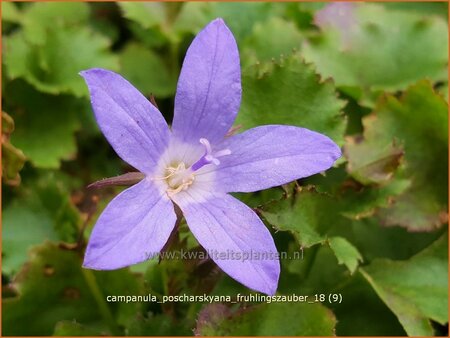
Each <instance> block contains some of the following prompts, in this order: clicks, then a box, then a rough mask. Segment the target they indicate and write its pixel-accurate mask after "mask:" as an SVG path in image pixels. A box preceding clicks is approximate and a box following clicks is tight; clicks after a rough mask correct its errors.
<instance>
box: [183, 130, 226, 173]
mask: <svg viewBox="0 0 450 338" xmlns="http://www.w3.org/2000/svg"><path fill="white" fill-rule="evenodd" d="M199 141H200V143H201V144H203V146H204V147H205V154H204V155H203V156H202V157H201V158H200V159H199V160H198V161H197V162H195V163H194V164H193V165H192V166H191V169H192V171H197V170H198V169H200V168H201V167H203V166H205V165H207V164H211V163H212V164H214V165H219V164H220V161H219V159H218V158H219V157H222V156H226V155H230V154H231V150H230V149H222V150H219V151H216V152H215V153H213V152H212V149H211V144H210V143H209V141H208V140H207V139H206V138H201V139H200V140H199Z"/></svg>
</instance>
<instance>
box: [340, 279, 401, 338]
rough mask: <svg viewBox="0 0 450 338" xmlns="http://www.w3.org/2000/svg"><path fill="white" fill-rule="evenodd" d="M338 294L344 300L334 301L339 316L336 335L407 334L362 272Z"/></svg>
mask: <svg viewBox="0 0 450 338" xmlns="http://www.w3.org/2000/svg"><path fill="white" fill-rule="evenodd" d="M339 293H340V294H341V295H342V299H343V301H342V303H334V304H331V308H332V310H333V312H334V314H335V315H336V318H337V325H336V335H337V336H352V335H355V334H356V333H357V335H358V336H360V337H367V336H406V333H405V331H404V330H403V328H402V326H401V325H400V323H399V322H398V319H397V317H396V316H395V315H394V314H393V313H392V312H391V311H390V310H389V308H388V307H387V306H386V305H385V304H384V303H383V301H382V300H381V299H380V298H379V297H378V295H377V294H376V293H375V291H374V290H373V289H372V287H371V286H370V284H369V283H368V282H367V281H366V280H365V279H364V277H362V276H361V274H360V273H356V274H355V275H354V277H353V278H352V279H351V280H350V281H349V282H347V284H346V285H345V286H344V287H343V288H340V289H339ZM374 318H376V320H374Z"/></svg>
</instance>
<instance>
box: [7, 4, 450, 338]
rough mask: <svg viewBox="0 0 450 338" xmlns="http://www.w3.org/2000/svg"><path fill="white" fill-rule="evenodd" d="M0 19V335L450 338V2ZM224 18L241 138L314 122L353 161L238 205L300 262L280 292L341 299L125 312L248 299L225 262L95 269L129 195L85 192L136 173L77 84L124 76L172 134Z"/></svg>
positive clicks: (164, 9) (34, 14)
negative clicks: (89, 247)
mask: <svg viewBox="0 0 450 338" xmlns="http://www.w3.org/2000/svg"><path fill="white" fill-rule="evenodd" d="M1 6H2V27H3V31H2V34H3V35H2V36H3V42H4V45H3V51H2V53H3V58H2V60H3V64H2V67H3V68H2V69H3V72H2V74H3V78H2V83H3V86H2V94H3V95H2V97H3V106H2V107H3V112H2V176H3V180H2V197H3V198H2V244H3V245H2V247H3V250H2V263H3V264H2V284H3V294H2V305H3V306H2V310H3V311H2V328H3V332H2V333H3V335H52V334H54V335H59V336H64V335H75V336H76V335H146V336H148V335H191V334H193V333H195V334H199V335H333V334H337V335H359V336H363V335H407V334H408V335H422V336H426V335H447V334H448V332H447V330H448V329H447V327H448V326H447V325H448V313H447V308H448V306H447V305H448V291H447V286H448V256H447V252H448V244H447V243H448V233H447V222H448V210H447V205H448V190H447V187H448V176H447V175H448V127H447V126H448V104H447V100H448V78H447V63H448V56H447V52H448V35H447V26H448V22H447V21H448V18H447V12H448V11H447V4H446V3H434V2H427V3H383V4H381V3H380V4H353V5H350V9H349V8H347V9H346V10H345V11H344V12H343V13H344V14H342V12H340V11H341V10H342V9H339V7H337V11H336V8H335V9H333V10H331V11H330V6H335V5H330V4H328V5H327V4H321V3H267V2H263V3H245V2H242V3H226V2H221V3H218V2H217V3H214V2H188V3H157V2H154V3H144V2H139V3H136V2H126V3H125V2H124V3H72V2H71V3H64V2H51V3H50V2H47V3H45V2H44V3H11V2H2V3H1ZM331 8H332V7H331ZM319 11H320V12H319ZM317 13H321V14H319V16H321V19H320V20H318V14H317ZM330 13H331V14H330ZM342 15H345V19H346V21H345V22H347V23H350V25H346V24H344V25H343V24H342V22H341V21H342V20H340V17H341V16H342ZM216 17H223V18H224V20H225V21H226V23H227V24H228V25H229V27H230V29H231V30H232V31H233V33H234V35H235V37H236V39H237V42H238V45H239V49H240V53H241V65H242V74H243V75H242V82H243V100H242V106H241V111H240V113H239V115H238V119H237V121H236V124H239V125H241V128H242V130H245V129H248V128H252V127H254V126H257V125H262V124H271V123H277V124H292V125H298V126H302V127H306V128H310V129H312V130H315V131H318V132H321V133H324V134H326V135H328V136H329V137H331V138H332V139H333V140H334V141H335V142H337V143H338V144H339V145H341V146H342V147H343V150H344V156H343V158H342V159H341V160H339V161H338V163H337V165H336V167H335V168H332V169H330V170H329V171H327V172H326V173H325V174H318V175H315V176H313V177H310V178H306V179H302V180H300V181H298V182H295V183H293V184H289V185H286V186H284V187H283V188H273V189H269V190H266V191H263V192H257V193H253V194H236V196H238V197H239V198H241V199H242V200H243V201H245V203H247V204H248V205H250V206H252V207H254V208H255V210H256V211H257V212H258V213H259V214H260V215H261V216H262V217H263V219H264V221H265V222H266V224H267V226H268V227H269V228H270V229H271V230H273V236H274V238H275V241H276V244H277V247H278V249H279V250H280V251H286V252H288V253H289V254H293V253H295V252H297V253H298V252H299V250H300V249H301V250H303V253H304V257H303V259H301V260H289V259H284V260H282V261H281V264H282V273H281V277H280V284H279V289H278V295H289V294H291V293H296V294H300V295H309V296H310V297H312V298H313V297H314V295H315V294H329V293H333V294H340V295H341V296H342V299H343V302H342V303H331V304H330V303H328V302H324V303H315V304H307V303H272V304H252V303H248V304H200V303H165V304H160V303H154V302H142V303H139V302H137V303H110V302H107V301H106V298H105V297H106V295H147V294H149V293H151V294H154V295H158V296H163V295H179V294H203V293H207V294H211V295H230V296H232V297H233V296H235V295H236V294H237V293H241V294H249V293H250V290H248V289H246V288H245V287H244V286H242V285H240V284H238V283H237V282H235V281H233V280H232V279H231V278H230V277H228V276H227V275H225V274H223V273H221V272H220V271H219V269H218V268H217V267H216V266H215V265H214V263H212V262H210V261H209V262H207V263H206V264H205V263H203V264H200V262H198V261H195V260H187V261H183V260H163V261H162V262H160V263H158V262H157V261H155V260H151V261H148V262H145V263H141V264H139V265H136V266H132V267H130V268H127V269H121V270H118V271H108V272H93V271H90V270H85V269H83V268H82V267H81V262H82V257H83V253H84V248H85V245H86V241H87V239H88V237H89V233H90V231H91V229H92V227H93V225H94V224H95V220H96V218H97V217H98V215H99V214H100V212H101V210H102V209H103V208H104V207H105V205H106V204H107V203H108V202H109V200H110V199H111V198H112V197H113V196H115V195H116V194H117V193H118V191H119V189H115V188H107V189H103V190H97V191H93V190H89V189H86V186H87V185H88V184H89V183H91V182H93V181H96V180H99V179H101V178H104V177H110V176H115V175H119V174H121V173H125V172H128V171H132V170H133V169H132V168H130V167H129V166H128V165H126V164H125V163H123V162H122V161H121V160H120V159H119V158H118V157H117V156H116V155H115V153H114V152H113V151H112V149H111V147H110V146H109V145H108V143H107V142H106V140H105V139H104V137H103V136H102V135H101V133H100V131H99V129H98V127H97V125H96V123H95V121H94V118H93V114H92V112H91V108H90V104H89V98H88V91H87V88H86V87H85V85H84V83H83V81H82V79H81V77H80V76H78V73H79V72H80V71H81V70H84V69H87V68H92V67H103V68H108V69H111V70H114V71H117V72H120V73H121V74H122V75H123V76H124V77H125V78H127V79H128V80H130V82H132V83H133V84H134V85H135V86H136V87H137V88H138V89H139V90H141V91H142V93H143V94H144V95H146V96H147V97H150V96H151V95H154V96H155V97H156V101H157V103H158V106H159V108H160V110H161V112H162V113H163V114H164V116H165V118H166V119H167V121H168V122H169V123H170V121H171V118H172V111H173V97H174V94H175V89H176V82H177V77H178V74H179V72H180V67H181V64H182V60H183V57H184V54H185V51H186V49H187V47H188V46H189V43H190V42H191V41H192V39H193V37H194V36H195V34H196V33H197V32H198V31H199V30H200V29H201V28H202V27H203V26H204V25H205V24H207V23H208V22H209V21H210V20H212V19H214V18H216ZM178 239H179V240H178V242H177V243H178V244H176V245H175V246H174V247H172V248H171V249H172V250H176V249H180V248H183V249H186V250H193V251H198V250H201V248H199V247H198V244H197V242H196V241H195V239H194V238H193V237H192V235H191V234H190V232H189V230H188V228H187V226H186V224H184V223H182V224H181V226H180V228H179V236H178Z"/></svg>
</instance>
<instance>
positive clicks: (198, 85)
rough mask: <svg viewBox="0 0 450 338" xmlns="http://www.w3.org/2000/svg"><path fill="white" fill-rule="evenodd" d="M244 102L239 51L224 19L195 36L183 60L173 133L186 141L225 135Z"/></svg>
mask: <svg viewBox="0 0 450 338" xmlns="http://www.w3.org/2000/svg"><path fill="white" fill-rule="evenodd" d="M240 102H241V70H240V63H239V51H238V49H237V45H236V41H235V39H234V37H233V34H232V33H231V32H230V30H229V29H228V27H227V26H226V25H225V23H224V22H223V20H222V19H216V20H214V21H212V22H211V23H210V24H208V25H207V26H206V27H205V28H204V29H203V30H202V31H201V32H200V33H198V35H197V36H196V37H195V39H194V41H193V42H192V44H191V46H190V47H189V49H188V51H187V53H186V57H185V59H184V62H183V68H182V70H181V74H180V78H179V80H178V88H177V94H176V96H175V115H174V119H173V124H172V130H173V132H174V134H175V135H176V136H177V137H178V138H179V139H180V140H181V141H184V142H187V143H195V144H197V143H198V142H199V139H200V138H206V139H208V140H209V141H210V142H211V143H214V142H215V141H217V140H220V139H221V138H223V137H224V135H225V134H226V133H227V131H228V130H229V129H230V127H231V126H232V125H233V122H234V119H235V118H236V114H237V112H238V110H239V105H240Z"/></svg>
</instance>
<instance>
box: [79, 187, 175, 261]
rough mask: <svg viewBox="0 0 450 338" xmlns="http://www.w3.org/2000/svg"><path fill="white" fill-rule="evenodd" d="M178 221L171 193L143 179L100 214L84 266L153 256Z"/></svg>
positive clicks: (121, 194) (116, 198)
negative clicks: (162, 190)
mask: <svg viewBox="0 0 450 338" xmlns="http://www.w3.org/2000/svg"><path fill="white" fill-rule="evenodd" d="M175 221H176V215H175V210H174V206H173V203H172V202H171V201H170V200H169V198H168V197H167V195H166V194H162V193H161V192H160V191H159V190H158V189H157V188H156V187H155V186H154V185H153V183H152V182H150V181H149V180H148V179H143V180H142V181H141V182H139V183H138V184H136V185H134V186H132V187H131V188H128V189H126V190H124V191H123V192H122V193H120V194H119V195H117V196H116V197H115V198H114V199H113V200H112V201H111V202H110V203H109V204H108V206H107V207H106V209H105V210H104V211H103V213H102V214H101V215H100V217H99V219H98V221H97V224H96V225H95V227H94V230H93V231H92V234H91V237H90V239H89V244H88V247H87V249H86V255H85V257H84V263H83V266H84V267H86V268H90V269H96V270H112V269H119V268H122V267H125V266H128V265H132V264H136V263H139V262H143V261H145V260H147V259H150V258H151V257H153V256H154V255H155V254H156V253H158V252H159V251H160V250H161V249H162V247H163V246H164V244H165V243H166V242H167V239H168V238H169V236H170V233H171V232H172V230H173V228H174V225H175Z"/></svg>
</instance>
